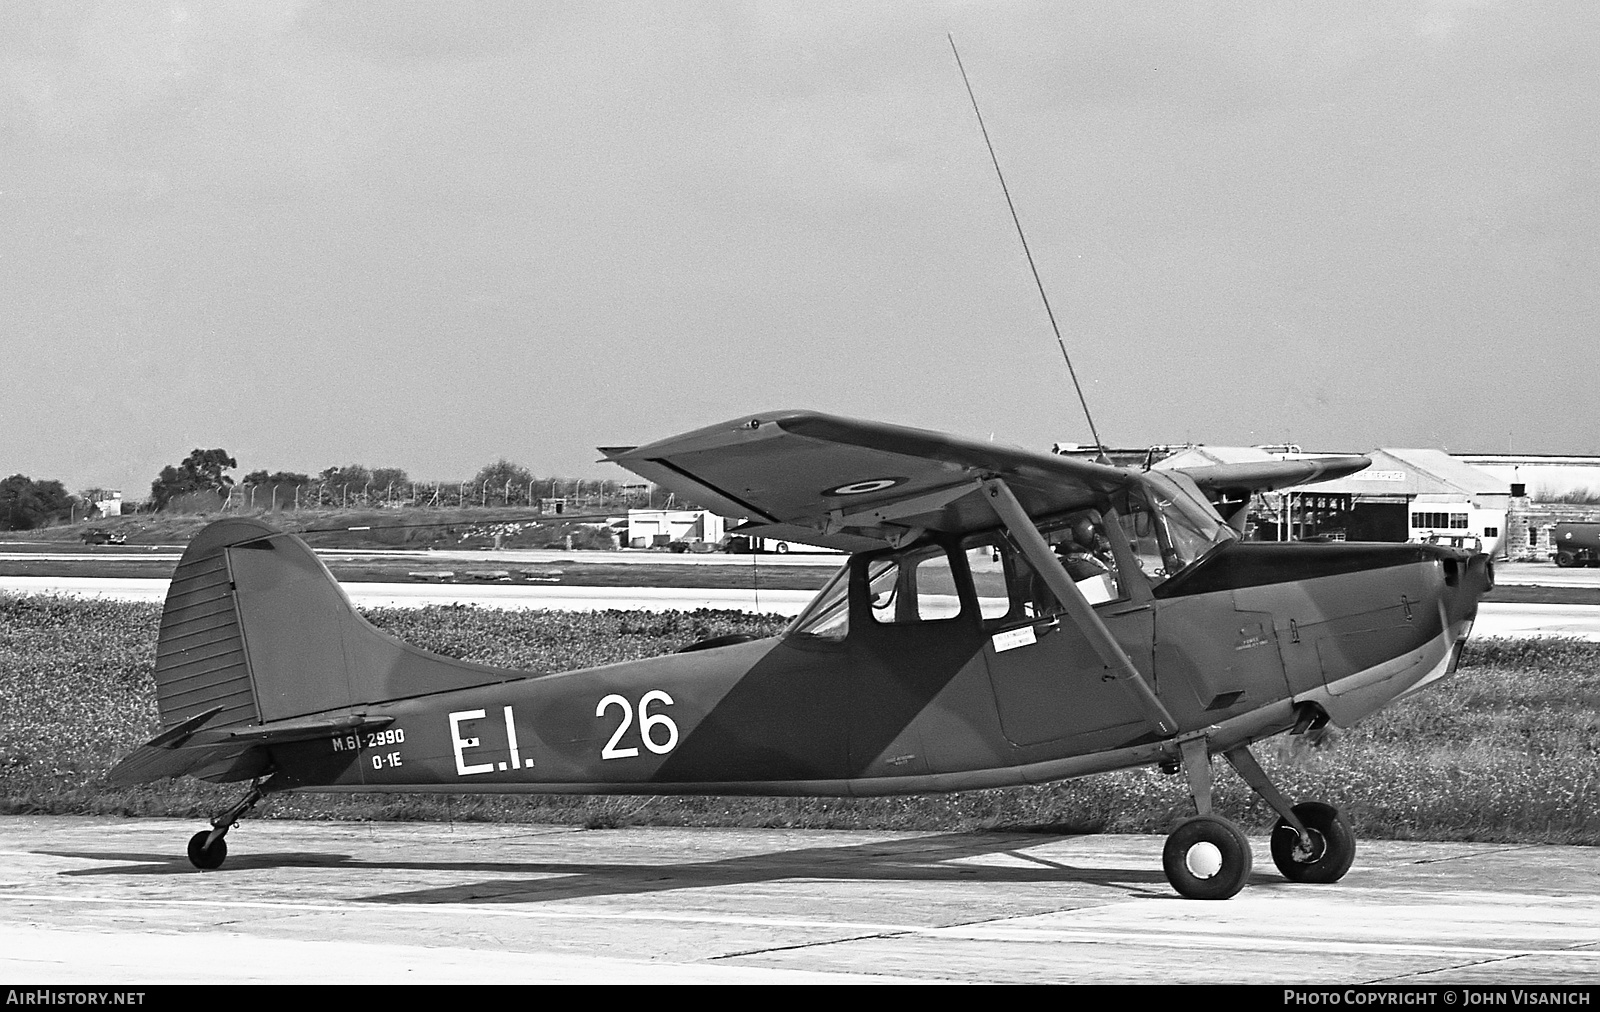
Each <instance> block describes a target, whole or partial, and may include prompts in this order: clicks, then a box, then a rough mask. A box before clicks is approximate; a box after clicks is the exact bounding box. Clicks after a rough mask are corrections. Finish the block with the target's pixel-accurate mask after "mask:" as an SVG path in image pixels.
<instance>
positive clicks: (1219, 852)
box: [1161, 732, 1356, 900]
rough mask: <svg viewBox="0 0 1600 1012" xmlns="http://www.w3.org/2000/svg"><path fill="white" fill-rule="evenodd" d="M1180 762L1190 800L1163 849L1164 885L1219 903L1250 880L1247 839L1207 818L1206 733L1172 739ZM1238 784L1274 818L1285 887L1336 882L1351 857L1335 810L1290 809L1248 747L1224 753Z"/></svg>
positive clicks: (1312, 805)
mask: <svg viewBox="0 0 1600 1012" xmlns="http://www.w3.org/2000/svg"><path fill="white" fill-rule="evenodd" d="M1178 748H1179V750H1180V755H1181V757H1182V762H1181V765H1182V767H1183V771H1184V773H1185V774H1186V775H1187V776H1188V779H1189V792H1190V794H1191V795H1192V796H1193V798H1194V807H1195V812H1196V813H1197V814H1196V815H1195V816H1194V817H1193V818H1190V819H1186V820H1184V821H1183V822H1181V823H1179V824H1178V828H1177V829H1174V830H1173V831H1172V833H1171V835H1170V836H1168V837H1167V845H1166V847H1165V848H1164V849H1163V851H1162V855H1161V866H1162V868H1163V870H1165V871H1166V873H1167V881H1168V882H1171V883H1172V888H1174V889H1176V890H1177V891H1178V892H1179V893H1180V894H1181V895H1184V896H1187V897H1189V898H1190V899H1196V900H1225V899H1228V898H1229V897H1231V896H1234V895H1236V894H1238V892H1239V890H1240V889H1243V888H1244V885H1245V883H1246V882H1248V881H1249V879H1250V870H1251V866H1252V863H1253V858H1252V856H1251V853H1250V841H1249V840H1248V839H1247V838H1246V837H1245V835H1244V832H1243V831H1242V830H1240V829H1239V827H1238V826H1236V825H1234V824H1233V823H1232V822H1229V821H1228V820H1227V819H1224V818H1222V817H1221V816H1218V815H1213V814H1212V813H1211V785H1212V779H1211V756H1210V752H1209V750H1208V749H1207V745H1206V738H1205V733H1204V732H1200V733H1198V734H1191V735H1187V736H1185V737H1183V738H1180V739H1178ZM1223 755H1224V756H1226V757H1227V759H1228V762H1229V763H1230V764H1232V766H1233V768H1234V769H1235V770H1236V771H1237V772H1238V774H1239V776H1240V777H1242V778H1243V779H1244V782H1245V783H1247V784H1249V785H1250V788H1251V789H1252V790H1254V791H1255V792H1256V793H1257V794H1259V795H1260V796H1261V798H1262V800H1264V801H1266V803H1267V804H1269V805H1271V806H1272V809H1273V811H1275V812H1277V813H1278V815H1279V816H1280V818H1279V819H1278V823H1277V825H1276V826H1274V827H1273V830H1272V840H1271V848H1272V862H1273V864H1276V865H1277V866H1278V870H1279V871H1281V872H1283V875H1284V877H1285V878H1287V879H1288V880H1289V881H1291V882H1314V883H1325V882H1337V881H1339V879H1341V878H1343V877H1344V874H1345V872H1347V871H1349V870H1350V865H1351V863H1352V862H1353V861H1354V860H1355V856H1356V838H1355V834H1353V833H1351V832H1350V827H1349V826H1347V825H1346V824H1345V821H1344V818H1343V816H1341V815H1340V814H1339V810H1338V809H1337V808H1334V807H1333V806H1332V805H1325V804H1322V803H1321V802H1318V801H1305V802H1301V803H1300V804H1298V805H1291V804H1290V802H1289V799H1287V798H1285V797H1284V796H1283V794H1282V793H1281V792H1280V791H1279V790H1278V789H1277V788H1276V787H1274V786H1273V784H1272V781H1271V780H1269V779H1268V778H1267V774H1266V772H1265V771H1263V770H1262V769H1261V765H1260V764H1259V763H1257V762H1256V759H1255V756H1253V755H1251V754H1250V750H1249V748H1248V747H1247V746H1243V745H1241V746H1239V747H1238V748H1234V749H1229V750H1228V751H1226V752H1224V753H1223Z"/></svg>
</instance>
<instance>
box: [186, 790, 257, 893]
mask: <svg viewBox="0 0 1600 1012" xmlns="http://www.w3.org/2000/svg"><path fill="white" fill-rule="evenodd" d="M266 796H267V792H266V791H264V790H263V789H262V781H260V780H257V781H255V782H254V783H252V784H251V785H250V793H249V794H246V795H245V796H244V797H243V798H240V799H239V802H238V803H237V804H235V805H234V806H233V807H232V808H229V809H228V810H227V811H225V812H223V813H222V814H221V815H218V816H215V817H214V818H212V820H211V828H210V829H202V830H201V831H200V832H198V833H196V834H194V835H193V836H191V837H189V863H190V864H192V865H194V866H195V867H196V868H199V869H200V870H201V871H215V870H216V869H218V868H221V867H222V862H223V861H225V860H226V859H227V857H228V841H227V840H226V839H224V838H225V837H226V836H227V835H228V830H230V829H232V828H233V824H234V823H235V822H238V821H239V820H240V819H241V818H243V817H244V815H245V813H247V812H249V811H250V809H252V808H254V807H256V804H257V803H258V802H260V801H261V799H262V798H264V797H266Z"/></svg>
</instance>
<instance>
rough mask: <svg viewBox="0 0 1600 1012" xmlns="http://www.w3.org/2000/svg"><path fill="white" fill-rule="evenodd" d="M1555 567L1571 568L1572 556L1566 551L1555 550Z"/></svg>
mask: <svg viewBox="0 0 1600 1012" xmlns="http://www.w3.org/2000/svg"><path fill="white" fill-rule="evenodd" d="M1556 568H1557V569H1571V568H1572V556H1570V555H1568V554H1567V553H1566V552H1557V553H1556Z"/></svg>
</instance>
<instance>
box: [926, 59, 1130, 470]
mask: <svg viewBox="0 0 1600 1012" xmlns="http://www.w3.org/2000/svg"><path fill="white" fill-rule="evenodd" d="M945 38H947V39H949V40H950V52H951V53H953V54H955V58H956V69H957V70H959V71H961V83H962V84H964V85H966V86H967V98H969V99H971V100H972V112H973V114H974V115H976V116H977V117H978V129H979V130H981V131H982V132H983V143H984V145H985V146H986V147H988V149H989V161H991V162H993V163H994V174H995V176H996V177H998V178H999V180H1000V192H1001V193H1004V194H1005V196H1006V207H1008V208H1009V209H1010V210H1011V223H1012V224H1013V225H1015V226H1016V227H1017V238H1018V239H1020V240H1022V252H1023V255H1024V256H1026V257H1027V258H1028V269H1029V270H1030V271H1032V272H1033V283H1034V284H1035V285H1036V286H1037V287H1038V289H1039V298H1040V300H1041V301H1042V302H1044V312H1045V315H1046V316H1048V317H1049V318H1050V329H1051V330H1052V331H1054V332H1055V335H1056V347H1058V348H1060V349H1061V358H1062V360H1063V361H1064V362H1066V363H1067V375H1069V376H1071V377H1072V388H1073V389H1074V390H1076V391H1077V392H1078V403H1079V404H1080V405H1082V407H1083V417H1084V419H1085V420H1087V421H1088V423H1089V435H1090V436H1092V437H1093V438H1094V445H1095V449H1096V450H1098V451H1099V454H1100V460H1101V461H1102V462H1104V463H1106V464H1110V463H1111V458H1110V457H1108V456H1107V455H1106V444H1105V443H1104V442H1102V441H1101V439H1100V433H1099V431H1098V430H1096V429H1095V425H1094V415H1092V414H1090V413H1089V402H1088V400H1087V399H1085V398H1084V396H1083V385H1082V384H1081V383H1079V382H1078V370H1076V369H1074V368H1073V367H1072V356H1071V355H1069V354H1067V342H1066V341H1065V340H1064V339H1063V338H1062V337H1061V328H1060V326H1058V325H1057V324H1056V314H1055V310H1053V309H1051V308H1050V296H1048V295H1046V294H1045V290H1044V281H1043V280H1041V279H1040V277H1039V268H1038V266H1037V265H1036V264H1035V263H1034V262H1033V251H1032V250H1030V249H1029V248H1028V237H1027V236H1026V235H1025V234H1024V233H1023V231H1022V219H1020V218H1018V217H1017V205H1016V204H1015V203H1014V202H1013V201H1012V200H1011V188H1010V187H1008V186H1006V175H1005V173H1004V172H1001V171H1000V159H999V158H998V157H997V156H996V155H995V153H994V142H993V141H991V140H990V139H989V128H988V127H987V126H985V125H984V123H983V112H982V111H981V110H980V109H979V108H978V96H977V95H976V94H974V93H973V91H972V82H971V81H970V80H969V79H968V78H967V68H966V67H965V66H964V65H963V64H962V62H961V51H960V50H958V49H957V48H956V37H955V35H953V34H951V33H949V32H947V33H945Z"/></svg>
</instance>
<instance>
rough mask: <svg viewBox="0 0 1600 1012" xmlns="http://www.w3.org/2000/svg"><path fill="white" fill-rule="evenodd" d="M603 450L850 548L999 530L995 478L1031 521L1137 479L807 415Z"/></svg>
mask: <svg viewBox="0 0 1600 1012" xmlns="http://www.w3.org/2000/svg"><path fill="white" fill-rule="evenodd" d="M601 452H602V453H605V454H606V459H608V460H611V461H614V462H616V463H618V464H621V465H622V466H623V467H626V468H627V469H629V470H630V471H633V472H634V473H635V474H638V475H640V476H641V477H644V478H646V479H648V480H650V481H653V482H655V483H656V484H658V485H660V486H662V487H663V488H666V489H670V490H672V491H674V492H676V493H678V494H679V495H680V496H683V497H684V498H687V499H690V500H693V501H695V502H697V503H700V504H701V505H703V506H705V507H707V508H709V509H712V510H714V511H716V512H718V513H721V514H723V515H725V516H743V517H746V518H747V519H748V529H749V530H750V531H751V532H752V533H764V532H769V531H770V532H771V534H772V536H782V537H791V538H792V539H793V540H796V541H805V542H808V543H811V544H818V545H823V546H826V547H830V548H840V549H844V550H846V551H860V550H863V549H866V548H872V547H881V546H883V545H885V544H901V543H903V542H904V541H905V540H906V539H907V538H908V537H914V536H916V535H918V534H920V533H921V532H923V531H937V532H942V533H947V534H964V533H969V532H975V531H981V530H987V529H990V528H993V527H995V526H997V525H998V522H999V521H998V519H997V518H996V516H995V513H994V511H993V510H992V509H991V508H990V507H989V505H988V504H987V503H986V502H985V501H984V497H983V494H982V490H981V489H980V487H979V482H980V481H982V480H983V479H986V478H1001V479H1003V480H1004V481H1005V482H1006V484H1007V485H1008V486H1009V487H1010V488H1011V490H1012V492H1013V493H1014V494H1015V495H1016V496H1017V498H1018V499H1019V500H1020V501H1021V502H1022V504H1023V506H1024V508H1026V509H1027V511H1028V512H1029V514H1031V515H1033V516H1047V515H1050V514H1053V513H1059V512H1064V511H1066V510H1071V509H1075V508H1079V507H1082V506H1086V505H1089V504H1091V503H1094V502H1096V501H1098V500H1100V499H1102V498H1104V497H1105V496H1107V495H1109V494H1110V493H1112V492H1114V491H1116V490H1118V489H1120V488H1123V487H1125V486H1126V485H1127V484H1128V483H1129V482H1130V481H1131V480H1132V479H1131V478H1130V476H1129V475H1128V474H1127V473H1125V472H1122V471H1119V470H1118V469H1116V468H1113V467H1105V466H1102V465H1099V464H1094V463H1090V462H1087V461H1082V460H1076V459H1072V458H1066V457H1058V456H1054V455H1051V454H1043V453H1033V452H1030V451H1027V450H1023V449H1018V448H1014V447H1008V446H1004V445H997V444H994V443H983V442H975V441H970V440H963V439H958V438H956V437H954V436H949V435H945V434H943V433H938V432H931V431H928V430H924V429H913V428H907V427H904V426H898V425H889V424H885V423H881V422H867V421H860V420H856V419H850V418H841V417H838V416H834V415H825V414H819V413H815V412H807V411H780V412H773V413H767V414H758V415H751V416H746V417H743V418H737V419H733V420H731V421H728V422H723V423H722V424H720V425H712V426H708V427H706V428H704V429H698V430H696V431H694V432H689V433H685V434H683V435H681V436H674V437H671V438H668V439H664V440H661V441H659V442H656V443H651V444H649V445H648V446H640V447H633V448H628V449H621V448H613V449H602V451H601ZM802 534H804V535H806V536H804V537H802V536H801V535H802Z"/></svg>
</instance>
